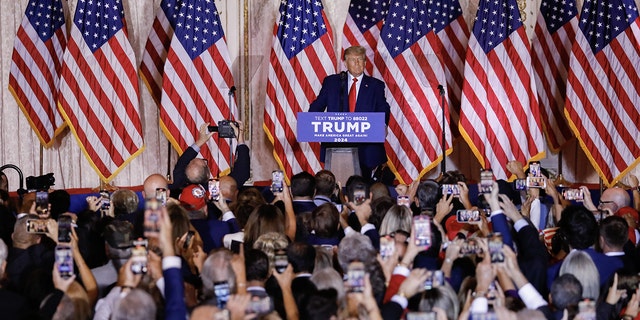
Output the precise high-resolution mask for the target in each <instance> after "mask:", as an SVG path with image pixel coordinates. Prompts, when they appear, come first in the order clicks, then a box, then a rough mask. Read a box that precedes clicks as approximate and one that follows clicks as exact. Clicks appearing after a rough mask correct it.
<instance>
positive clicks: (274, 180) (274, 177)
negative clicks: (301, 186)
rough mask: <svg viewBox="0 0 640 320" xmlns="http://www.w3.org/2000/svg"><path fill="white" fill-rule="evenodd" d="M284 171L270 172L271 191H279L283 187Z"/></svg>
mask: <svg viewBox="0 0 640 320" xmlns="http://www.w3.org/2000/svg"><path fill="white" fill-rule="evenodd" d="M283 184H284V173H283V172H282V170H273V171H272V172H271V192H273V193H280V192H282V190H283V187H284V185H283Z"/></svg>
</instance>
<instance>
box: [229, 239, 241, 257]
mask: <svg viewBox="0 0 640 320" xmlns="http://www.w3.org/2000/svg"><path fill="white" fill-rule="evenodd" d="M240 246H242V242H241V241H238V240H231V245H230V246H229V249H230V250H231V252H233V253H235V254H240Z"/></svg>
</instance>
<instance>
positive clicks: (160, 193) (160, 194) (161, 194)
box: [156, 188, 167, 206]
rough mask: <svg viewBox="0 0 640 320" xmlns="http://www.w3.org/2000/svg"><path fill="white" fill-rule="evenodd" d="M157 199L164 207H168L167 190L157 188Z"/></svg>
mask: <svg viewBox="0 0 640 320" xmlns="http://www.w3.org/2000/svg"><path fill="white" fill-rule="evenodd" d="M156 199H157V200H158V201H159V202H160V204H161V205H162V206H166V205H167V189H165V188H157V189H156Z"/></svg>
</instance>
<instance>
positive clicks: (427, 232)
mask: <svg viewBox="0 0 640 320" xmlns="http://www.w3.org/2000/svg"><path fill="white" fill-rule="evenodd" d="M413 230H414V231H415V233H416V235H415V241H416V245H417V246H419V247H428V246H431V219H430V218H429V216H425V215H419V216H415V217H413Z"/></svg>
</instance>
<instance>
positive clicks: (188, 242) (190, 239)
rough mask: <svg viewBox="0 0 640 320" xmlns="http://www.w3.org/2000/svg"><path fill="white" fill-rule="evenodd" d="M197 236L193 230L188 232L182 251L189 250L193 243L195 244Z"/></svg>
mask: <svg viewBox="0 0 640 320" xmlns="http://www.w3.org/2000/svg"><path fill="white" fill-rule="evenodd" d="M195 235H196V233H195V231H193V230H189V231H187V236H186V237H185V238H184V243H183V244H182V249H184V250H187V249H189V248H190V247H191V243H192V242H193V236H195Z"/></svg>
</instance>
